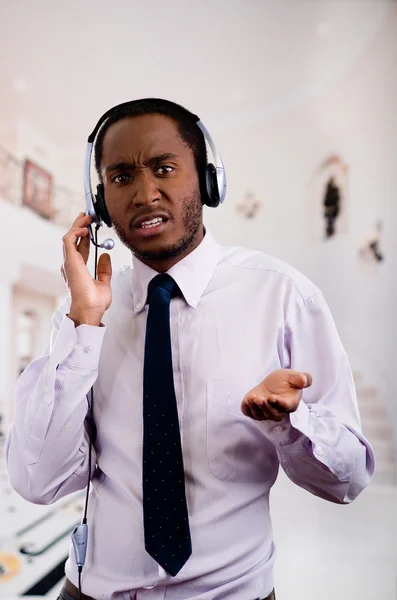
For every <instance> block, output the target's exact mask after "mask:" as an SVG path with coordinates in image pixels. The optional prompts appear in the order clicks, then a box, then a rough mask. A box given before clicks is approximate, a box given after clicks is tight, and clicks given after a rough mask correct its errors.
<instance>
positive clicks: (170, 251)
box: [112, 190, 203, 262]
mask: <svg viewBox="0 0 397 600" xmlns="http://www.w3.org/2000/svg"><path fill="white" fill-rule="evenodd" d="M181 216H182V223H183V229H184V234H183V235H182V236H181V237H180V238H179V239H178V240H176V241H175V242H174V243H173V244H169V245H168V246H164V247H162V248H160V249H159V250H139V249H138V248H136V247H135V246H133V245H132V244H131V242H130V240H129V239H128V236H127V235H126V234H125V232H124V230H123V227H122V225H121V223H119V222H118V221H117V220H112V225H113V227H114V230H115V232H116V233H117V236H118V238H119V239H120V241H121V242H122V243H123V244H124V245H125V246H126V247H127V248H128V249H129V250H131V252H132V253H133V254H135V256H136V257H137V258H139V259H140V260H142V261H143V262H146V261H155V260H165V259H170V258H176V257H178V256H180V255H181V254H184V253H185V252H186V250H188V249H189V247H190V246H191V245H192V244H193V242H194V239H195V238H196V236H197V233H198V232H199V230H200V227H202V224H203V205H202V202H201V195H200V192H199V190H196V191H195V192H193V193H192V194H191V195H190V196H186V197H185V198H184V199H183V200H182V202H181ZM170 220H172V217H170Z"/></svg>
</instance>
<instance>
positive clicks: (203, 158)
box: [95, 98, 207, 183]
mask: <svg viewBox="0 0 397 600" xmlns="http://www.w3.org/2000/svg"><path fill="white" fill-rule="evenodd" d="M155 114H159V115H165V116H166V117H170V118H171V119H173V121H175V123H176V125H177V127H178V131H179V134H180V136H181V138H182V139H183V141H184V142H185V143H186V144H187V145H188V146H189V148H190V149H191V150H192V153H193V158H194V162H195V165H196V169H197V172H198V174H199V178H200V180H201V179H202V174H203V173H204V170H205V166H206V165H207V148H206V145H205V139H204V135H203V133H202V131H201V129H200V128H199V127H198V126H197V125H196V123H197V121H198V120H199V117H198V116H197V115H195V114H193V113H191V112H190V111H188V110H187V109H186V108H184V107H183V106H180V105H179V104H176V103H175V102H171V101H170V100H163V99H161V98H141V99H139V100H131V102H128V103H126V104H124V105H123V106H122V107H121V108H119V109H116V110H115V111H114V112H113V113H111V115H110V116H109V117H108V119H107V120H106V121H105V122H104V124H103V125H102V127H101V128H100V130H99V132H98V135H97V138H96V142H95V168H96V171H97V173H98V177H99V180H100V182H101V183H102V175H101V163H102V153H103V140H104V138H105V135H106V132H107V130H108V129H109V127H110V126H111V125H113V124H114V123H117V121H120V120H121V119H125V118H128V117H139V116H142V115H155Z"/></svg>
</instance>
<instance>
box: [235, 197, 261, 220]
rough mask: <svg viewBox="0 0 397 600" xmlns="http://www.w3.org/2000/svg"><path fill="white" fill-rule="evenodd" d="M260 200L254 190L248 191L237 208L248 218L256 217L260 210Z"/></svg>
mask: <svg viewBox="0 0 397 600" xmlns="http://www.w3.org/2000/svg"><path fill="white" fill-rule="evenodd" d="M260 204H261V203H260V202H259V200H257V199H256V198H255V196H254V194H253V193H252V192H247V193H246V194H245V196H244V198H243V200H242V202H240V204H238V205H237V210H238V211H239V212H241V213H242V214H243V215H244V217H246V218H247V219H252V218H253V217H255V215H256V213H257V212H258V210H259V207H260Z"/></svg>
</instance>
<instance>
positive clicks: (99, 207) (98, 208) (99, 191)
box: [95, 183, 112, 227]
mask: <svg viewBox="0 0 397 600" xmlns="http://www.w3.org/2000/svg"><path fill="white" fill-rule="evenodd" d="M95 212H96V214H97V215H98V219H99V220H100V221H103V222H104V223H105V225H107V226H108V227H111V226H112V221H111V219H110V215H109V213H108V209H107V208H106V202H105V188H104V186H103V183H100V184H99V185H97V187H96V196H95Z"/></svg>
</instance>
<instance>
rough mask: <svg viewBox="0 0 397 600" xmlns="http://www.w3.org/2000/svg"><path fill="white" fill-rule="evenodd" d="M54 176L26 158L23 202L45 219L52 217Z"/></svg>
mask: <svg viewBox="0 0 397 600" xmlns="http://www.w3.org/2000/svg"><path fill="white" fill-rule="evenodd" d="M51 201H52V176H51V175H50V173H48V172H47V171H45V170H44V169H42V168H41V167H39V166H38V165H36V164H35V163H33V162H31V161H30V160H25V163H24V168H23V204H25V205H26V206H29V207H30V208H31V209H32V210H34V211H35V212H36V213H37V214H39V215H40V216H42V217H44V218H45V219H51V217H52V216H53V210H52V202H51Z"/></svg>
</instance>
